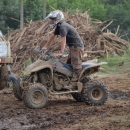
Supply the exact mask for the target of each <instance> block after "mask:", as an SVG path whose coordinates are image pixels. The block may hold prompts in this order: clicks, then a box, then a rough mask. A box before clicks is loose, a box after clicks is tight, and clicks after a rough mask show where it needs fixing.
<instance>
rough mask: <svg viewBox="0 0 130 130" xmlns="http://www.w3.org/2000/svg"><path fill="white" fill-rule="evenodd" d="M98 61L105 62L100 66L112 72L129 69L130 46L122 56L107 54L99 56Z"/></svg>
mask: <svg viewBox="0 0 130 130" xmlns="http://www.w3.org/2000/svg"><path fill="white" fill-rule="evenodd" d="M98 61H99V62H101V61H103V62H107V64H106V65H102V68H104V69H105V70H107V71H109V72H112V73H116V72H118V73H121V72H123V71H127V70H130V48H129V49H128V50H126V51H125V52H124V54H123V55H122V56H119V55H109V56H108V58H99V59H98Z"/></svg>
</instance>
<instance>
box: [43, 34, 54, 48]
mask: <svg viewBox="0 0 130 130" xmlns="http://www.w3.org/2000/svg"><path fill="white" fill-rule="evenodd" d="M55 36H56V35H55V34H52V35H51V36H50V38H49V40H48V42H47V43H46V44H45V46H44V47H43V48H47V47H48V46H49V45H50V43H51V42H52V41H53V40H54V38H55Z"/></svg>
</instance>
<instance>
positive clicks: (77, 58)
mask: <svg viewBox="0 0 130 130" xmlns="http://www.w3.org/2000/svg"><path fill="white" fill-rule="evenodd" d="M83 52H84V48H79V47H75V46H70V47H69V56H68V59H67V64H71V65H72V67H73V77H78V76H79V75H80V72H81V71H82V56H83Z"/></svg>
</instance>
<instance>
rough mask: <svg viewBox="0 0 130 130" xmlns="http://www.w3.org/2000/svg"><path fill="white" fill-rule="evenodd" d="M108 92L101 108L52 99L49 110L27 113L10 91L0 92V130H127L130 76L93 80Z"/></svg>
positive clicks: (128, 129) (129, 120)
mask: <svg viewBox="0 0 130 130" xmlns="http://www.w3.org/2000/svg"><path fill="white" fill-rule="evenodd" d="M95 78H96V79H100V80H101V81H104V83H105V84H106V85H107V86H108V90H109V91H110V94H109V99H108V101H107V102H106V103H105V104H104V105H103V106H87V105H86V104H85V103H83V102H76V101H75V100H74V99H72V97H71V96H67V97H66V96H60V97H57V96H56V97H51V99H50V100H49V103H48V106H47V107H46V108H43V109H39V110H32V109H28V108H26V107H25V106H24V104H23V102H20V101H18V100H17V99H16V98H15V97H14V95H13V94H12V91H11V90H10V89H4V90H3V91H1V92H0V130H130V76H129V74H128V73H126V74H125V73H124V74H120V75H106V76H96V77H95Z"/></svg>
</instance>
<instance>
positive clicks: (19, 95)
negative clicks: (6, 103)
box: [13, 79, 23, 101]
mask: <svg viewBox="0 0 130 130" xmlns="http://www.w3.org/2000/svg"><path fill="white" fill-rule="evenodd" d="M13 93H14V96H15V97H16V98H17V99H18V100H19V101H22V100H23V98H22V93H23V90H22V89H21V87H20V79H17V80H15V81H14V83H13Z"/></svg>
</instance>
